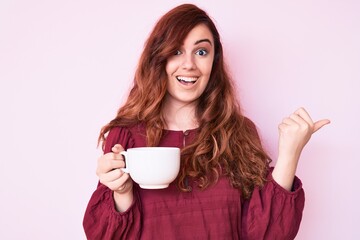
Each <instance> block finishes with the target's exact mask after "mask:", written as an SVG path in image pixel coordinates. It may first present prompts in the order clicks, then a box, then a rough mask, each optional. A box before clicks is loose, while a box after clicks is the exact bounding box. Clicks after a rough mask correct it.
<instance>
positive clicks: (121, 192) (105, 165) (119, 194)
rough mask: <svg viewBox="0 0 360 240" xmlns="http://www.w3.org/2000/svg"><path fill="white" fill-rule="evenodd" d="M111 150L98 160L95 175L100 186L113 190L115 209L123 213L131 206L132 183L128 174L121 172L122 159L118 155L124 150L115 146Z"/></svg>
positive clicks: (123, 165)
mask: <svg viewBox="0 0 360 240" xmlns="http://www.w3.org/2000/svg"><path fill="white" fill-rule="evenodd" d="M111 150H112V152H109V153H106V154H104V155H102V156H101V157H100V158H99V159H98V165H97V169H96V175H97V176H98V177H99V181H100V182H101V183H102V184H104V185H105V186H107V187H108V188H110V189H111V190H113V192H114V200H115V205H116V209H117V210H118V211H120V212H123V211H126V209H128V208H129V207H130V205H131V204H132V201H133V192H132V188H133V182H132V180H131V178H130V176H129V174H128V173H124V172H123V171H122V170H121V168H124V167H125V161H124V157H123V156H122V155H121V154H120V152H122V151H124V148H123V147H122V146H121V145H120V144H116V145H115V146H113V147H112V149H111Z"/></svg>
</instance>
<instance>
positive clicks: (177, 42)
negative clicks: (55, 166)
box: [99, 4, 271, 198]
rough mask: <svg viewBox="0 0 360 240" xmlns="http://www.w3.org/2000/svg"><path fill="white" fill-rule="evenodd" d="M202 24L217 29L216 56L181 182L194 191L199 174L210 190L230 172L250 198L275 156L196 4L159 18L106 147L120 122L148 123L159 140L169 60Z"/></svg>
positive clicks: (151, 136)
mask: <svg viewBox="0 0 360 240" xmlns="http://www.w3.org/2000/svg"><path fill="white" fill-rule="evenodd" d="M198 24H205V25H206V26H207V27H208V28H209V30H210V31H211V32H212V35H213V37H214V47H215V56H214V62H213V67H212V72H211V76H210V79H209V82H208V85H207V87H206V89H205V91H204V93H203V94H202V95H201V96H200V98H199V99H198V105H197V109H196V116H197V119H198V123H199V126H200V127H199V131H198V135H197V137H196V139H195V140H194V142H193V143H192V144H191V145H188V146H186V147H184V148H183V149H182V152H181V158H182V163H181V170H180V173H179V175H178V178H177V185H178V187H179V189H180V190H182V191H191V189H190V187H188V186H187V178H193V179H195V180H196V182H197V184H198V186H199V187H200V188H202V189H206V188H207V187H209V186H210V185H212V184H215V183H216V182H217V181H218V179H219V177H220V176H221V175H225V176H227V177H228V178H229V181H230V183H231V185H232V186H233V187H234V188H238V189H239V190H241V192H242V195H243V197H244V198H249V197H250V196H251V193H252V191H253V189H254V187H256V186H259V187H261V186H263V184H264V182H265V181H266V174H267V173H268V169H269V163H270V161H271V160H270V158H269V157H268V155H267V154H266V152H265V151H264V149H263V147H262V145H261V142H260V139H259V136H258V133H257V131H256V127H255V125H254V124H253V123H252V122H251V121H250V120H249V119H247V118H246V117H244V116H243V115H242V113H241V110H240V105H239V104H238V102H237V99H236V97H235V96H236V93H235V91H234V89H235V88H234V86H233V83H232V81H231V79H230V77H229V74H228V73H227V71H226V69H225V64H224V59H223V49H222V45H221V41H220V35H219V33H218V31H217V29H216V27H215V25H214V23H213V21H212V20H211V19H210V17H209V16H208V15H207V13H206V12H204V11H203V10H201V9H199V8H198V7H196V6H195V5H192V4H183V5H180V6H178V7H176V8H174V9H172V10H170V11H169V12H168V13H166V14H165V15H164V16H163V17H162V18H160V20H159V21H158V22H157V24H156V25H155V27H154V29H153V31H152V33H151V34H150V36H149V38H148V39H147V41H146V42H145V46H144V50H143V53H142V55H141V57H140V60H139V63H138V67H137V70H136V72H135V78H134V85H133V87H132V89H131V90H130V93H129V96H128V98H127V101H126V102H125V104H124V105H123V106H122V107H120V109H119V110H118V113H117V116H116V117H115V119H113V120H112V121H111V122H110V123H108V124H107V125H105V126H104V127H103V128H102V130H101V132H100V136H99V142H102V144H103V147H104V145H105V140H106V134H107V132H109V131H110V130H111V129H112V128H114V127H116V126H123V127H124V126H132V125H136V124H139V123H145V125H146V137H147V145H148V146H157V145H158V144H159V142H160V140H161V137H162V136H163V129H166V122H165V120H164V116H163V114H162V108H163V102H164V97H165V95H166V92H167V76H166V71H165V66H166V63H167V59H168V58H169V57H171V56H173V55H174V54H175V53H176V51H177V50H178V49H179V48H180V47H181V45H182V44H183V41H184V39H185V38H186V36H187V34H188V33H189V32H190V31H191V30H192V29H193V28H194V27H195V26H197V25H198Z"/></svg>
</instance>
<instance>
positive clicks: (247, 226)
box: [242, 171, 305, 240]
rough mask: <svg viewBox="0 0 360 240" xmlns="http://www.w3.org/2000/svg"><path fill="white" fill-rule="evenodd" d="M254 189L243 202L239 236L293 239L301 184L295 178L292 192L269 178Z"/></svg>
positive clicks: (300, 206) (300, 208) (298, 218)
mask: <svg viewBox="0 0 360 240" xmlns="http://www.w3.org/2000/svg"><path fill="white" fill-rule="evenodd" d="M267 180H268V181H267V183H266V184H265V185H264V186H263V187H262V188H261V189H260V188H256V189H255V190H254V192H253V194H252V196H251V198H250V199H249V200H247V201H245V202H244V203H243V213H242V236H243V238H242V239H246V240H253V239H254V240H258V239H271V240H276V239H279V240H290V239H294V238H295V236H296V234H297V232H298V230H299V227H300V222H301V218H302V212H303V209H304V203H305V194H304V190H303V188H302V183H301V181H300V179H299V178H297V177H295V179H294V183H293V189H292V191H291V192H290V191H287V190H286V189H284V188H282V187H281V186H280V185H279V184H278V183H277V182H275V180H274V179H273V178H272V174H271V171H270V173H269V175H268V178H267Z"/></svg>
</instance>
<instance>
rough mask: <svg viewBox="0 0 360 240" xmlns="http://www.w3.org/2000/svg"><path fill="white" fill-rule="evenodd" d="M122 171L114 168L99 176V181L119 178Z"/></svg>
mask: <svg viewBox="0 0 360 240" xmlns="http://www.w3.org/2000/svg"><path fill="white" fill-rule="evenodd" d="M123 174H124V173H123V172H122V171H121V170H120V169H114V170H111V171H110V172H107V173H104V174H101V175H100V176H99V178H100V182H101V183H108V182H113V181H115V180H117V179H119V178H120V177H121V176H122V175H123Z"/></svg>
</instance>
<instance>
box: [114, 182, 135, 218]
mask: <svg viewBox="0 0 360 240" xmlns="http://www.w3.org/2000/svg"><path fill="white" fill-rule="evenodd" d="M113 198H114V202H115V208H116V210H117V211H118V212H125V211H126V210H128V209H129V207H130V206H131V204H132V203H133V201H134V194H133V188H132V184H124V188H123V189H119V190H116V191H113Z"/></svg>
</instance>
